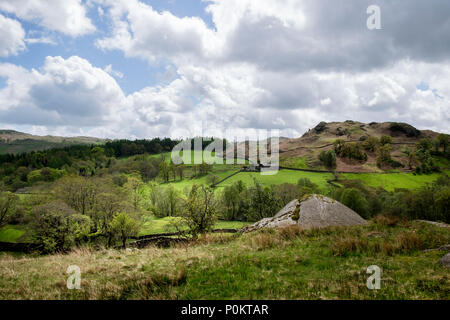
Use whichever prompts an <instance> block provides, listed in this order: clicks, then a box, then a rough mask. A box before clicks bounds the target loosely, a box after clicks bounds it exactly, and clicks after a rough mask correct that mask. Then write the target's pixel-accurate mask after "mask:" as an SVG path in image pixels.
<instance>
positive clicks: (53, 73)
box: [0, 0, 450, 138]
mask: <svg viewBox="0 0 450 320" xmlns="http://www.w3.org/2000/svg"><path fill="white" fill-rule="evenodd" d="M436 1H437V2H438V3H439V4H440V5H441V6H440V7H439V8H440V10H438V11H436V10H435V9H436V6H429V4H424V3H422V2H420V1H418V0H411V1H410V2H408V4H405V3H404V2H400V1H399V0H392V1H387V0H386V1H385V0H383V1H381V3H380V5H381V6H382V12H384V13H388V12H396V10H397V11H399V9H400V3H402V7H401V8H402V10H403V11H402V12H405V14H403V15H401V16H399V17H397V19H393V18H392V16H390V15H388V14H383V17H384V18H383V19H385V20H383V21H384V22H383V26H385V27H384V29H383V30H381V31H380V32H378V33H377V32H370V31H368V30H367V28H366V21H365V20H366V10H365V9H366V8H367V5H368V3H369V1H366V0H364V1H358V2H352V3H351V4H350V3H347V2H346V3H340V4H336V2H335V1H334V0H333V1H332V0H323V1H316V0H302V1H295V0H283V1H269V0H260V1H252V0H239V1H238V0H212V1H209V2H208V3H209V6H208V9H207V11H208V12H209V13H210V14H211V16H212V20H213V22H214V26H215V28H214V29H213V28H211V27H208V26H207V24H206V23H205V22H203V21H202V20H201V19H200V18H197V17H193V18H189V17H185V18H179V17H177V16H175V15H173V14H172V13H170V12H157V11H156V10H154V9H153V8H152V7H151V6H150V5H148V4H144V3H142V2H139V1H137V0H129V1H125V0H116V1H113V0H95V2H96V3H97V4H99V5H100V8H101V10H99V12H103V14H102V19H105V21H106V20H107V19H110V22H111V26H112V29H111V34H109V35H106V36H105V37H104V38H102V39H99V40H98V41H97V42H96V44H97V46H98V47H99V48H101V49H103V50H120V51H123V52H124V54H125V56H126V57H138V58H140V59H145V60H146V61H148V62H149V63H150V64H153V63H155V62H161V61H163V62H167V63H168V64H169V65H170V66H171V68H168V69H167V75H166V76H164V79H165V80H164V81H161V83H160V84H159V85H155V86H151V87H147V88H144V89H142V90H139V91H137V92H134V93H131V94H130V95H128V96H125V95H123V93H122V90H121V89H120V87H119V86H118V84H117V83H116V81H115V80H114V79H113V77H111V76H110V75H113V76H114V77H116V78H121V74H120V73H117V71H114V69H113V67H112V66H111V65H107V66H106V67H105V68H104V69H103V70H101V69H98V68H96V67H94V66H92V65H91V64H90V63H89V62H88V61H86V60H83V59H81V58H78V57H72V58H69V59H67V60H64V59H62V58H59V57H53V58H52V57H49V58H47V60H46V63H45V65H44V67H43V68H42V70H40V71H36V70H25V69H23V68H18V67H15V66H12V65H1V66H0V76H1V75H2V72H3V74H4V75H5V76H6V77H8V84H7V87H6V88H4V89H3V90H1V91H0V106H1V107H0V108H2V109H0V110H2V111H0V119H1V120H0V122H3V121H2V120H3V119H7V120H8V121H10V122H14V121H15V122H18V123H22V124H23V125H25V124H28V125H34V126H36V127H34V128H41V127H40V126H42V125H43V124H48V126H47V128H53V129H52V130H55V131H58V132H64V133H66V134H67V132H76V133H79V132H80V130H82V132H83V133H84V134H89V135H97V136H105V137H141V138H143V137H150V136H155V135H159V136H167V135H170V136H172V137H180V136H192V135H195V134H198V132H199V130H200V128H201V127H202V126H203V127H207V128H208V132H209V134H211V135H212V134H222V133H223V132H224V130H225V129H229V128H232V127H237V128H239V129H240V130H241V131H243V132H245V131H246V130H247V129H252V128H260V129H278V128H279V129H282V130H281V134H282V135H285V136H286V135H289V136H292V135H294V136H299V135H301V134H302V133H303V132H305V131H306V130H307V129H308V128H311V127H313V126H314V125H315V124H317V123H318V122H320V121H343V120H347V119H354V120H359V121H365V122H371V121H402V122H409V123H411V124H412V125H415V126H417V127H419V128H421V129H425V128H427V129H434V130H440V131H447V132H448V128H449V127H450V126H449V124H450V114H449V111H450V109H449V108H448V99H449V98H450V91H449V90H450V89H449V88H450V83H449V81H450V80H449V79H450V65H449V63H448V57H450V55H449V54H450V46H449V44H450V32H447V31H450V30H448V28H449V26H450V25H449V24H448V23H447V22H448V16H449V14H450V4H449V2H448V1H447V2H443V1H441V0H436ZM433 9H434V10H433ZM417 11H418V12H420V14H418V13H417ZM411 20H412V21H414V24H413V25H410V24H408V22H411ZM417 26H419V27H417ZM388 27H389V28H388ZM421 28H422V29H421ZM430 30H434V31H433V32H430ZM423 35H428V36H427V37H425V36H423ZM447 40H448V41H447ZM430 48H433V50H430ZM109 74H110V75H109ZM422 82H424V83H427V84H428V85H429V88H427V89H426V90H425V89H422V90H419V89H417V86H418V84H420V83H422ZM26 111H28V112H26ZM75 125H77V127H75ZM35 130H38V129H35ZM39 130H42V129H39ZM49 130H50V129H49Z"/></svg>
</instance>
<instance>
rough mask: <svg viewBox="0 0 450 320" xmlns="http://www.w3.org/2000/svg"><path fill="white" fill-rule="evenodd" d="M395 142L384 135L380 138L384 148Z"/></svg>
mask: <svg viewBox="0 0 450 320" xmlns="http://www.w3.org/2000/svg"><path fill="white" fill-rule="evenodd" d="M392 142H393V140H392V137H391V136H388V135H382V136H381V138H380V143H381V145H382V146H385V145H387V144H391V143H392Z"/></svg>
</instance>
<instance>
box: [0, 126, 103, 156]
mask: <svg viewBox="0 0 450 320" xmlns="http://www.w3.org/2000/svg"><path fill="white" fill-rule="evenodd" d="M106 141H109V140H107V139H100V138H94V137H83V136H79V137H58V136H50V135H47V136H37V135H32V134H29V133H24V132H19V131H15V130H9V129H0V154H7V153H11V154H17V153H23V152H30V151H41V150H47V149H51V148H59V147H65V146H71V145H78V144H100V143H104V142H106Z"/></svg>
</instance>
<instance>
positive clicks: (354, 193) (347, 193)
mask: <svg viewBox="0 0 450 320" xmlns="http://www.w3.org/2000/svg"><path fill="white" fill-rule="evenodd" d="M339 201H340V202H341V203H342V204H344V205H346V206H347V207H349V208H350V209H352V210H354V211H355V212H357V213H358V214H359V215H361V216H362V217H364V218H369V210H368V203H367V200H366V198H365V197H364V195H363V194H362V192H361V191H359V190H358V189H355V188H349V189H345V190H344V191H343V192H342V194H341V197H340V199H339Z"/></svg>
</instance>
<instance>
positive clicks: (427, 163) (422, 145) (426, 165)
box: [416, 138, 438, 173]
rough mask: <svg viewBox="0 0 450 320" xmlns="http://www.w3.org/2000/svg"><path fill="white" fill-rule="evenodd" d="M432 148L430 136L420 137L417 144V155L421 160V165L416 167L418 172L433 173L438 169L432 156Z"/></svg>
mask: <svg viewBox="0 0 450 320" xmlns="http://www.w3.org/2000/svg"><path fill="white" fill-rule="evenodd" d="M432 148H433V143H432V141H431V140H430V139H428V138H424V139H420V140H419V142H418V143H417V144H416V156H417V159H418V160H419V161H420V165H419V166H417V168H416V171H417V172H418V173H431V172H433V171H437V169H438V168H437V167H436V166H435V164H434V161H433V158H432V157H431V150H432Z"/></svg>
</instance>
